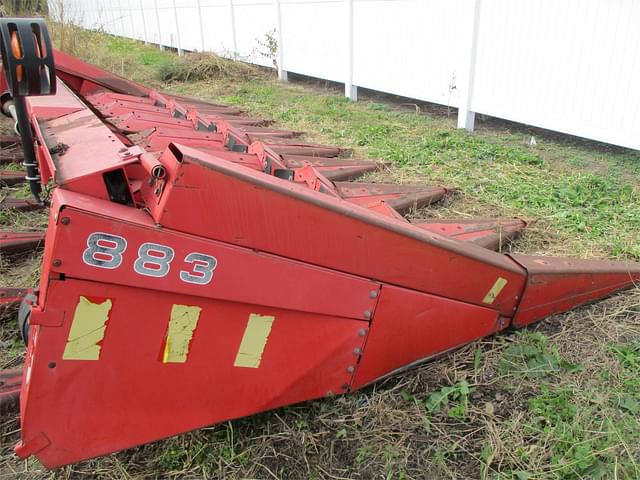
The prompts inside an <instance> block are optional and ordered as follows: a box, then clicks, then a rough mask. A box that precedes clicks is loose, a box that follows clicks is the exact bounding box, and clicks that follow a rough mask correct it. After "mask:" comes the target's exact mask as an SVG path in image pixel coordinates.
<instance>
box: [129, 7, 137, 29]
mask: <svg viewBox="0 0 640 480" xmlns="http://www.w3.org/2000/svg"><path fill="white" fill-rule="evenodd" d="M129 20H131V38H136V26H135V22H134V21H133V7H132V6H131V3H129Z"/></svg>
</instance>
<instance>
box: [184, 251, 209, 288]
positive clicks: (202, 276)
mask: <svg viewBox="0 0 640 480" xmlns="http://www.w3.org/2000/svg"><path fill="white" fill-rule="evenodd" d="M184 262H185V263H191V264H193V266H192V267H191V272H187V271H186V270H181V271H180V280H182V281H183V282H187V283H197V284H198V285H206V284H208V283H209V282H210V281H211V279H212V278H213V271H214V270H215V269H216V267H217V266H218V260H216V258H215V257H212V256H210V255H205V254H204V253H195V252H194V253H190V254H189V255H187V256H186V257H184Z"/></svg>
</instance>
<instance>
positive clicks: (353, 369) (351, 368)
mask: <svg viewBox="0 0 640 480" xmlns="http://www.w3.org/2000/svg"><path fill="white" fill-rule="evenodd" d="M355 371H356V369H355V367H354V366H353V365H349V366H348V367H347V372H349V373H353V372H355Z"/></svg>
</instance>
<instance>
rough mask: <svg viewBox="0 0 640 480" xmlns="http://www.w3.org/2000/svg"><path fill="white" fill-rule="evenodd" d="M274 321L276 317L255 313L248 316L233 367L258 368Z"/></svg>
mask: <svg viewBox="0 0 640 480" xmlns="http://www.w3.org/2000/svg"><path fill="white" fill-rule="evenodd" d="M275 319H276V317H270V316H267V315H258V314H255V313H252V314H251V315H249V321H248V322H247V328H245V330H244V335H243V336H242V342H240V348H238V354H237V355H236V361H235V362H234V363H233V366H234V367H245V368H258V367H259V366H260V362H261V361H262V352H264V347H265V345H266V344H267V340H268V339H269V333H271V326H272V325H273V321H274V320H275Z"/></svg>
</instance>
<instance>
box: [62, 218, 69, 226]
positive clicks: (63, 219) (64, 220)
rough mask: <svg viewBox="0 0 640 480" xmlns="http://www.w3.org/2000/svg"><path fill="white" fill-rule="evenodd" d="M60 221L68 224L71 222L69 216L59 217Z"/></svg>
mask: <svg viewBox="0 0 640 480" xmlns="http://www.w3.org/2000/svg"><path fill="white" fill-rule="evenodd" d="M60 223H61V224H62V225H69V224H70V223H71V219H70V218H69V217H62V218H61V219H60Z"/></svg>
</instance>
